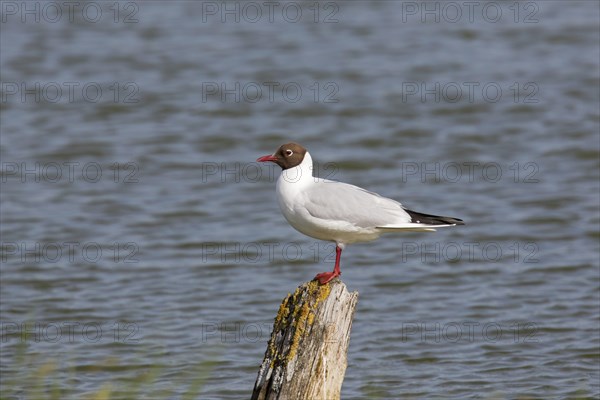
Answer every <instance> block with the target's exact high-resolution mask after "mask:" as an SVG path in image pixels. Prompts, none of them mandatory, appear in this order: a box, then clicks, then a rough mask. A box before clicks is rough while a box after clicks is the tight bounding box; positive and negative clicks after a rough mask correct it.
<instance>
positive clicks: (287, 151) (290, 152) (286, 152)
mask: <svg viewBox="0 0 600 400" xmlns="http://www.w3.org/2000/svg"><path fill="white" fill-rule="evenodd" d="M292 154H294V152H293V151H291V150H289V149H288V150H286V151H285V155H286V156H288V157H289V156H291V155H292Z"/></svg>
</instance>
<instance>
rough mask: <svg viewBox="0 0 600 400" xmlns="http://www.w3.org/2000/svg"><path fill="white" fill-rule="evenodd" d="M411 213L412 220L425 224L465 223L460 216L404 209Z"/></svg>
mask: <svg viewBox="0 0 600 400" xmlns="http://www.w3.org/2000/svg"><path fill="white" fill-rule="evenodd" d="M404 211H406V212H407V213H408V215H410V218H411V221H410V222H414V223H417V224H424V225H464V224H465V223H464V221H463V220H462V219H459V218H453V217H442V216H441V215H431V214H423V213H420V212H416V211H412V210H407V209H406V208H405V209H404Z"/></svg>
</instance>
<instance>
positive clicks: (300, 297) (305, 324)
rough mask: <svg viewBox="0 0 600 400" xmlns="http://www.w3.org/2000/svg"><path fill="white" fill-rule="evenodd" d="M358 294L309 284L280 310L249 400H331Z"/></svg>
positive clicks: (334, 285) (340, 286)
mask: <svg viewBox="0 0 600 400" xmlns="http://www.w3.org/2000/svg"><path fill="white" fill-rule="evenodd" d="M357 301H358V292H352V293H350V292H348V289H347V288H346V285H345V284H344V283H343V282H342V281H340V280H339V279H335V280H333V281H331V282H330V283H329V284H327V285H322V286H321V285H319V284H318V282H316V281H310V282H307V283H304V284H303V285H301V286H299V287H298V289H296V291H295V292H294V294H288V296H287V297H286V298H285V299H284V300H283V302H282V303H281V306H280V307H279V312H278V313H277V317H276V318H275V323H274V324H273V332H272V333H271V339H270V340H269V344H268V346H267V351H266V352H265V358H264V360H263V362H262V364H261V367H260V370H259V371H258V377H257V378H256V384H255V385H254V391H253V393H252V400H274V399H278V400H287V399H289V400H303V399H306V400H316V399H327V400H335V399H339V398H340V392H341V389H342V382H343V380H344V374H345V372H346V365H347V359H346V354H347V351H348V344H349V342H350V329H351V327H352V319H353V317H354V309H355V308H356V303H357Z"/></svg>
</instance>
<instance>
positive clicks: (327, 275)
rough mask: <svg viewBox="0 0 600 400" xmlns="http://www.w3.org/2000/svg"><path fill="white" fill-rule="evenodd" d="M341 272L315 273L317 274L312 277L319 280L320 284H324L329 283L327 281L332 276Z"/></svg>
mask: <svg viewBox="0 0 600 400" xmlns="http://www.w3.org/2000/svg"><path fill="white" fill-rule="evenodd" d="M340 275H341V273H336V272H335V271H333V272H321V273H320V274H317V276H315V278H314V279H317V280H318V281H319V284H320V285H325V284H326V283H329V281H331V280H332V279H333V278H335V277H337V276H340Z"/></svg>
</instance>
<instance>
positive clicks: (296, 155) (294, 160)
mask: <svg viewBox="0 0 600 400" xmlns="http://www.w3.org/2000/svg"><path fill="white" fill-rule="evenodd" d="M305 154H306V149H305V148H304V147H302V146H301V145H299V144H298V143H286V144H284V145H282V146H280V147H279V148H278V149H277V151H276V152H275V153H273V154H271V155H268V156H263V157H260V158H259V159H258V160H256V161H259V162H265V161H271V162H274V163H275V164H277V165H279V166H280V167H281V169H288V168H294V167H295V166H297V165H299V164H300V163H301V162H302V160H304V155H305Z"/></svg>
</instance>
